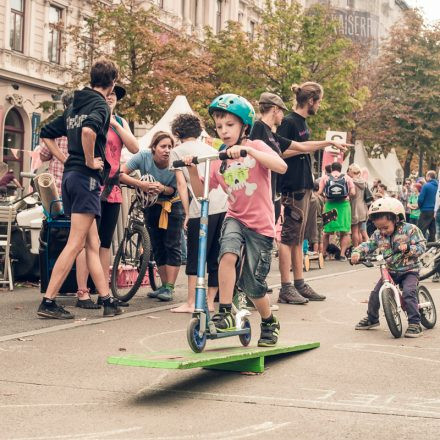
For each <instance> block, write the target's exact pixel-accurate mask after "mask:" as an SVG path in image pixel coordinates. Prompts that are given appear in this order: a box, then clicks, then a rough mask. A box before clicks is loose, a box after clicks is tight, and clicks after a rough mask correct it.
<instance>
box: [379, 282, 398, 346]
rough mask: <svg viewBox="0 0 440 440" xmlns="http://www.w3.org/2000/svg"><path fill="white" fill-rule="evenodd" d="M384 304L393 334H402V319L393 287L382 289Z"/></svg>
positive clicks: (396, 336)
mask: <svg viewBox="0 0 440 440" xmlns="http://www.w3.org/2000/svg"><path fill="white" fill-rule="evenodd" d="M382 306H383V311H384V313H385V318H386V320H387V324H388V327H389V329H390V332H391V334H392V335H393V336H394V337H395V338H400V337H401V336H402V319H401V318H400V313H399V312H398V310H397V304H396V300H395V299H394V292H393V291H392V290H391V289H384V290H382Z"/></svg>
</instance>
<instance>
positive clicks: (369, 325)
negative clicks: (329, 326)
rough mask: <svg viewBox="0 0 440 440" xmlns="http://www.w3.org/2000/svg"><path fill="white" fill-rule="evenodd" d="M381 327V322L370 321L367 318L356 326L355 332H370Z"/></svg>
mask: <svg viewBox="0 0 440 440" xmlns="http://www.w3.org/2000/svg"><path fill="white" fill-rule="evenodd" d="M379 325H380V323H379V321H370V320H369V319H368V316H367V317H365V318H362V319H361V320H360V321H359V322H358V323H357V324H356V327H355V330H370V328H374V327H379Z"/></svg>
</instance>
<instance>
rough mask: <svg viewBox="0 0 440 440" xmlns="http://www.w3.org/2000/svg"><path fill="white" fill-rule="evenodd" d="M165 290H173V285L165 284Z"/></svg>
mask: <svg viewBox="0 0 440 440" xmlns="http://www.w3.org/2000/svg"><path fill="white" fill-rule="evenodd" d="M165 288H167V289H168V290H174V284H173V283H165Z"/></svg>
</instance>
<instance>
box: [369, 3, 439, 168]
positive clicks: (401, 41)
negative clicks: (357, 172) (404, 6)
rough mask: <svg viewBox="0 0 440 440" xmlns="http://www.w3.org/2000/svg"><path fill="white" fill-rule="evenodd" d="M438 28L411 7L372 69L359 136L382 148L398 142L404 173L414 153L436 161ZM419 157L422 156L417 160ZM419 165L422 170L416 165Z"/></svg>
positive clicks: (393, 145)
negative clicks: (369, 95)
mask: <svg viewBox="0 0 440 440" xmlns="http://www.w3.org/2000/svg"><path fill="white" fill-rule="evenodd" d="M439 41H440V31H439V28H438V26H437V27H432V28H428V27H426V25H425V23H424V21H423V18H422V16H421V15H420V13H419V12H418V11H409V12H408V13H407V14H406V15H405V18H404V20H403V22H402V23H400V24H399V25H397V26H395V27H394V28H393V29H392V31H391V32H390V37H389V39H388V41H387V43H386V44H385V45H384V46H383V47H382V54H381V56H380V58H379V59H378V61H377V65H376V67H375V69H373V70H372V73H373V74H372V81H371V91H372V97H371V100H370V101H369V103H368V105H366V106H365V109H364V118H363V121H362V123H361V126H362V127H361V131H362V137H363V138H364V139H366V140H367V141H368V142H369V144H370V147H371V146H372V145H374V144H380V146H381V148H382V150H383V151H384V152H385V153H386V152H387V151H389V149H390V148H392V147H396V148H397V149H398V152H399V153H400V154H401V155H403V157H404V169H405V174H406V175H408V174H409V172H410V167H411V163H412V162H413V159H414V157H415V156H417V155H419V156H420V155H421V156H422V159H423V156H425V157H426V158H427V160H428V164H429V165H430V166H435V165H436V162H438V160H437V156H438V153H439V134H440V113H439V112H440V84H439V82H438V77H439V74H440V47H439V44H438V42H439ZM421 162H422V161H421ZM420 171H421V170H420Z"/></svg>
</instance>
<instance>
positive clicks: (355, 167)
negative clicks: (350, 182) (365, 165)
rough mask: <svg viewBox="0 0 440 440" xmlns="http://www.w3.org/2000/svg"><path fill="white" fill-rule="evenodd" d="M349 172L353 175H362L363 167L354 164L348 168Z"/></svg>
mask: <svg viewBox="0 0 440 440" xmlns="http://www.w3.org/2000/svg"><path fill="white" fill-rule="evenodd" d="M348 172H349V173H353V174H360V173H361V167H360V166H359V165H358V164H357V163H352V164H351V165H350V166H349V167H348Z"/></svg>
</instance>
